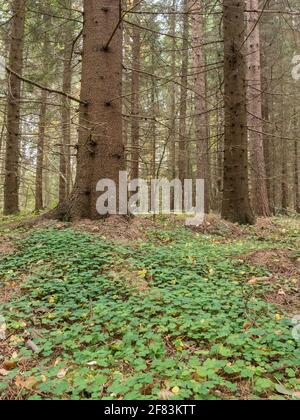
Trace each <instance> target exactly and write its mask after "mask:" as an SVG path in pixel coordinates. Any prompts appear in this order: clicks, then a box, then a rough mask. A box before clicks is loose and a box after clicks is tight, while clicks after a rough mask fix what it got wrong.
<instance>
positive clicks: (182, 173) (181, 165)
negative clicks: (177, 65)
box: [178, 0, 189, 182]
mask: <svg viewBox="0 0 300 420" xmlns="http://www.w3.org/2000/svg"><path fill="white" fill-rule="evenodd" d="M188 5H189V0H183V11H184V15H183V34H182V36H183V42H182V66H181V82H180V88H181V91H180V123H179V156H178V170H179V179H180V180H181V181H182V182H183V181H184V179H186V178H187V174H188V145H187V128H186V116H187V87H188V86H187V84H188V64H189V49H188V48H189V15H188V10H189V7H188Z"/></svg>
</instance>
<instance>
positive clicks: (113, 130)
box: [59, 0, 125, 219]
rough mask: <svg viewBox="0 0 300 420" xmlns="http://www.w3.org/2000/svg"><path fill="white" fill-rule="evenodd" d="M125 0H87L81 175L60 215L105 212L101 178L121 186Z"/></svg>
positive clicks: (92, 216) (74, 216)
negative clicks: (99, 202) (100, 209)
mask: <svg viewBox="0 0 300 420" xmlns="http://www.w3.org/2000/svg"><path fill="white" fill-rule="evenodd" d="M120 17H121V1H120V0H84V29H83V59H82V80H81V100H82V101H83V102H85V103H86V105H84V104H82V105H81V106H80V129H79V144H78V157H77V159H78V160H77V176H76V181H75V186H74V189H73V192H72V194H71V196H70V198H69V200H68V201H67V204H66V206H61V207H60V209H59V210H60V211H59V213H61V214H60V216H61V217H66V218H68V219H80V218H90V219H98V218H99V217H100V216H99V214H98V212H97V209H96V202H97V199H98V197H99V193H98V192H97V191H96V186H97V183H98V182H99V181H100V180H102V179H106V178H108V179H111V180H113V181H115V182H116V185H117V187H118V185H119V183H118V180H119V171H122V170H124V168H125V162H124V144H123V139H122V99H121V97H122V38H123V37H122V25H121V24H120V22H121V19H120Z"/></svg>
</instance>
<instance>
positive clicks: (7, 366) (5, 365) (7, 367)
mask: <svg viewBox="0 0 300 420" xmlns="http://www.w3.org/2000/svg"><path fill="white" fill-rule="evenodd" d="M17 365H18V363H17V362H16V361H11V360H5V361H4V363H3V364H2V367H3V369H5V370H13V369H15V368H16V367H17Z"/></svg>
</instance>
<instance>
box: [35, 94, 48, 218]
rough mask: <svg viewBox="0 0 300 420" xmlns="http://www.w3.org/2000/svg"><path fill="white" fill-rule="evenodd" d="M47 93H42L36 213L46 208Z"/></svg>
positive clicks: (36, 174) (36, 176) (36, 178)
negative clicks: (44, 190) (44, 191)
mask: <svg viewBox="0 0 300 420" xmlns="http://www.w3.org/2000/svg"><path fill="white" fill-rule="evenodd" d="M47 96H48V95H47V92H46V91H42V95H41V109H40V120H39V136H38V143H37V158H36V173H35V211H40V210H42V209H43V208H44V202H43V185H44V184H43V175H44V149H45V131H46V115H47Z"/></svg>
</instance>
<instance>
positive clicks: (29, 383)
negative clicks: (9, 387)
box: [15, 375, 38, 391]
mask: <svg viewBox="0 0 300 420" xmlns="http://www.w3.org/2000/svg"><path fill="white" fill-rule="evenodd" d="M15 384H16V386H17V387H18V388H25V389H27V390H28V391H32V390H34V389H35V387H36V386H37V385H38V380H37V379H36V378H35V377H34V376H29V377H28V378H23V377H22V376H20V375H18V376H17V377H16V380H15Z"/></svg>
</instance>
